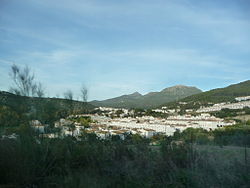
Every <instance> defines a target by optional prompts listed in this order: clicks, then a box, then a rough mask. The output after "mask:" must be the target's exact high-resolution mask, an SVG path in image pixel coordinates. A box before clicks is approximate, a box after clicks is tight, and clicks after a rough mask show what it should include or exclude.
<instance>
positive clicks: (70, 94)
mask: <svg viewBox="0 0 250 188" xmlns="http://www.w3.org/2000/svg"><path fill="white" fill-rule="evenodd" d="M64 98H65V99H68V100H73V92H72V91H71V90H70V89H69V90H67V91H66V92H65V93H64Z"/></svg>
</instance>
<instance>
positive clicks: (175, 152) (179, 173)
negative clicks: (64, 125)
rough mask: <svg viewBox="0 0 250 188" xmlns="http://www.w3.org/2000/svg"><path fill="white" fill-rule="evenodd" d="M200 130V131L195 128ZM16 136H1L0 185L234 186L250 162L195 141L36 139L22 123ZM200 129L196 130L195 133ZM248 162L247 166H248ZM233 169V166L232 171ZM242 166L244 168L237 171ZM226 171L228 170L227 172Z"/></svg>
mask: <svg viewBox="0 0 250 188" xmlns="http://www.w3.org/2000/svg"><path fill="white" fill-rule="evenodd" d="M198 132H199V131H198ZM17 133H18V135H19V136H18V137H17V139H1V140H0V177H1V178H0V186H6V187H7V186H9V187H73V188H74V187H235V186H237V184H238V183H239V185H241V186H247V185H249V177H250V176H248V175H250V172H249V164H245V163H244V162H241V161H240V162H239V161H234V160H233V159H232V161H233V162H232V163H229V164H225V165H224V164H223V163H221V162H222V161H224V160H226V161H228V160H229V159H225V158H223V159H219V158H217V159H216V160H213V157H211V155H210V154H208V153H206V152H200V150H197V148H196V147H195V145H194V144H192V143H190V144H187V143H184V142H183V143H181V144H180V145H178V144H173V138H171V137H165V138H163V139H162V143H161V146H149V143H148V141H147V140H145V139H140V138H138V136H135V138H132V137H131V138H130V141H129V140H124V141H123V140H120V139H107V140H99V139H97V138H96V137H95V136H94V135H91V134H83V136H82V139H81V141H76V140H75V139H74V138H73V137H65V138H64V139H46V138H40V137H38V136H37V135H35V133H34V132H33V131H32V130H31V129H30V128H29V127H28V126H21V127H20V128H19V129H18V130H17ZM199 133H200V132H199ZM247 165H248V166H247ZM232 169H233V170H232ZM240 169H245V170H240ZM230 170H231V171H230Z"/></svg>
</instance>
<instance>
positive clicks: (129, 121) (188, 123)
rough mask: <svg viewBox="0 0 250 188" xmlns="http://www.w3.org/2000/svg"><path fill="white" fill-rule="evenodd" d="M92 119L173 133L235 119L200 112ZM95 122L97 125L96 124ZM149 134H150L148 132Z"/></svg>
mask: <svg viewBox="0 0 250 188" xmlns="http://www.w3.org/2000/svg"><path fill="white" fill-rule="evenodd" d="M92 119H94V120H95V121H97V122H98V123H99V124H101V125H105V126H115V127H120V128H125V129H134V128H136V129H144V130H150V131H152V130H153V131H154V132H155V133H163V134H166V135H173V134H174V132H175V131H176V130H180V131H183V130H185V129H187V128H190V127H192V128H203V129H206V130H214V129H216V128H218V127H224V126H230V125H234V124H235V121H232V120H229V121H225V120H223V119H220V118H216V117H214V116H210V115H209V114H201V115H199V116H191V115H184V116H179V115H178V116H170V117H169V118H167V119H163V118H154V117H152V116H143V117H136V118H132V117H128V118H115V119H111V118H108V117H103V116H96V115H95V116H92ZM98 123H97V125H98ZM149 135H151V134H149Z"/></svg>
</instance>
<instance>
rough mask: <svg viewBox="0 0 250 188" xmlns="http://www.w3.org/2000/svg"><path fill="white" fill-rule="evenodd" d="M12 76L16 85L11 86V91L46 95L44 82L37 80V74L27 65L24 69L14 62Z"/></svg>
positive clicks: (19, 93) (28, 94) (22, 93)
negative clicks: (37, 81)
mask: <svg viewBox="0 0 250 188" xmlns="http://www.w3.org/2000/svg"><path fill="white" fill-rule="evenodd" d="M10 77H11V79H12V80H13V83H14V86H13V87H11V88H10V92H12V93H14V94H17V95H21V96H38V97H42V96H44V89H43V87H42V84H41V83H39V84H37V83H36V82H35V80H34V79H35V75H34V73H32V72H31V70H30V68H29V67H28V66H27V65H26V66H25V67H24V68H23V69H22V68H20V67H19V66H17V65H15V64H13V65H12V66H11V72H10Z"/></svg>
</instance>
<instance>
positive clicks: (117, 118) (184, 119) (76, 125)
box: [31, 96, 250, 139]
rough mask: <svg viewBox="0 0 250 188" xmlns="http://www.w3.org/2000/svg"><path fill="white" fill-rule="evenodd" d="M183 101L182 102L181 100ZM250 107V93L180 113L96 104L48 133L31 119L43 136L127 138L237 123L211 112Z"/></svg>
mask: <svg viewBox="0 0 250 188" xmlns="http://www.w3.org/2000/svg"><path fill="white" fill-rule="evenodd" d="M180 103H181V104H182V103H183V102H180ZM246 108H250V96H243V97H237V98H235V102H233V103H230V102H228V103H218V104H214V105H212V106H210V107H202V106H201V107H200V108H199V109H198V110H195V109H186V110H185V113H184V114H182V115H180V111H181V110H180V109H179V107H177V108H176V109H168V107H167V106H163V107H161V108H160V109H153V110H150V112H149V111H146V110H138V109H130V110H129V109H124V108H110V107H97V108H95V109H94V111H93V112H92V113H89V114H78V115H69V116H68V117H67V118H61V119H60V120H58V121H56V122H55V127H56V128H58V130H60V131H58V132H57V133H50V134H48V133H46V132H45V130H46V125H42V124H41V123H40V122H39V121H38V120H33V121H31V125H32V127H33V128H34V129H35V130H37V131H38V132H39V133H40V134H41V136H44V137H48V138H56V137H64V136H73V137H76V138H78V137H79V136H81V134H82V132H83V131H85V132H87V133H93V134H95V135H96V136H97V137H98V138H100V139H105V138H108V137H110V136H119V137H120V139H125V136H126V135H129V134H138V135H141V136H142V137H145V138H151V137H152V136H155V135H167V136H171V135H173V134H174V133H175V132H176V131H180V132H182V131H183V130H185V129H187V128H202V129H205V130H207V131H210V130H214V129H219V128H222V127H226V126H232V125H235V124H236V121H235V120H233V119H228V118H227V119H224V118H219V117H216V116H214V115H211V112H220V111H221V110H223V109H231V110H236V109H237V110H239V109H246Z"/></svg>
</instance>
